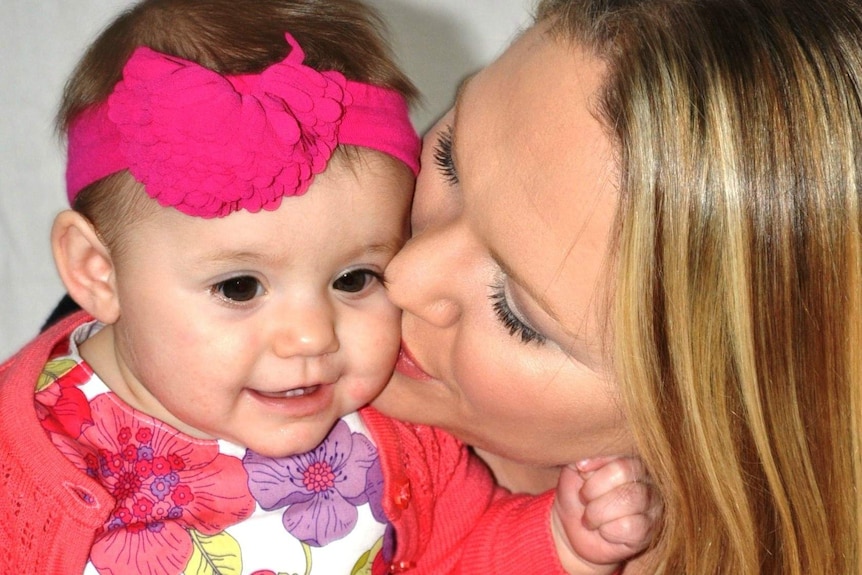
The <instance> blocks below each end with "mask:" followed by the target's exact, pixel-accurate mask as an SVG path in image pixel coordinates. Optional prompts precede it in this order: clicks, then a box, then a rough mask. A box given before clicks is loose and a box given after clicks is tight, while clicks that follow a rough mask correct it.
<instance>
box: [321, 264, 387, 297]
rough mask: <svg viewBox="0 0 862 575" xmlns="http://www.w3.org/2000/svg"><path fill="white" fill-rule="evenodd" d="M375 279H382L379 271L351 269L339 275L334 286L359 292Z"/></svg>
mask: <svg viewBox="0 0 862 575" xmlns="http://www.w3.org/2000/svg"><path fill="white" fill-rule="evenodd" d="M375 280H382V277H381V275H380V274H379V273H377V272H374V271H371V270H366V269H360V270H351V271H349V272H345V273H343V274H341V275H340V276H338V279H336V280H335V281H334V282H332V288H333V289H336V290H338V291H344V292H348V293H358V292H361V291H362V290H364V289H365V288H366V287H367V286H368V285H370V284H371V283H372V282H374V281H375Z"/></svg>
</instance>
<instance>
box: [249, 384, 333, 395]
mask: <svg viewBox="0 0 862 575" xmlns="http://www.w3.org/2000/svg"><path fill="white" fill-rule="evenodd" d="M320 386H321V384H319V383H318V384H315V385H309V386H307V387H298V388H296V389H288V390H287V391H257V393H258V394H259V395H262V396H264V397H271V398H273V399H281V398H290V397H302V396H304V395H310V394H312V393H314V392H315V391H317V390H318V389H320Z"/></svg>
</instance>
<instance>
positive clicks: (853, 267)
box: [376, 0, 862, 574]
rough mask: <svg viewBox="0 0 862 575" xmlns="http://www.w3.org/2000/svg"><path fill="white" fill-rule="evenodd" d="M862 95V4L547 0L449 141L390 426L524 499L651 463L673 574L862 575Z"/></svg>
mask: <svg viewBox="0 0 862 575" xmlns="http://www.w3.org/2000/svg"><path fill="white" fill-rule="evenodd" d="M860 86H862V5H860V3H859V2H858V1H852V0H712V1H693V0H685V1H681V0H617V1H614V0H593V1H590V0H544V1H543V2H542V3H541V4H540V6H539V9H538V23H537V24H536V25H535V26H534V27H533V28H532V29H530V30H528V31H527V32H526V33H525V34H524V35H523V36H522V37H521V38H519V39H518V40H517V41H516V42H515V43H514V44H513V45H512V47H510V48H509V50H507V52H506V53H505V54H504V55H503V56H502V57H501V58H500V59H499V60H498V61H496V62H495V63H493V64H492V65H491V66H489V67H488V68H487V69H485V70H484V71H482V72H480V73H479V74H477V75H476V76H475V77H473V78H471V79H469V80H468V81H467V82H465V84H464V85H463V86H462V88H461V90H460V91H459V96H458V99H457V103H456V105H455V107H454V109H453V111H452V112H451V113H449V114H448V115H447V116H446V117H444V118H443V119H442V120H441V122H440V123H439V124H438V125H437V126H436V127H435V129H434V130H432V132H431V133H430V134H429V135H428V136H427V138H426V142H425V144H426V149H425V152H424V157H423V160H424V161H423V166H424V167H425V169H424V171H423V172H422V174H421V175H420V179H419V183H418V186H417V191H416V197H415V200H414V213H413V233H414V237H413V239H412V240H411V241H410V242H409V243H408V245H407V246H406V247H405V248H404V250H403V251H402V252H401V253H400V254H399V255H398V256H397V257H396V258H395V260H394V261H393V262H392V264H391V265H390V267H389V268H388V269H387V277H388V280H389V286H390V292H391V294H392V297H393V299H394V300H395V301H396V303H397V304H398V305H400V306H401V307H402V308H403V309H404V310H405V313H404V319H403V339H404V346H403V350H404V351H403V354H402V358H401V361H400V362H399V366H398V373H397V374H396V375H395V377H394V379H393V381H392V384H391V385H390V386H389V387H388V388H387V389H386V391H384V394H383V395H382V396H381V397H380V399H379V400H378V401H377V403H376V405H377V407H379V408H381V409H382V410H384V411H385V412H386V413H388V414H390V415H393V416H396V417H399V418H403V419H407V420H410V421H414V422H419V423H428V424H433V425H437V426H440V427H442V428H444V429H447V430H449V431H451V432H452V433H453V434H455V435H456V436H458V437H460V438H462V439H464V440H465V441H466V442H468V443H470V444H472V445H474V446H476V449H477V451H478V452H479V454H480V455H482V456H483V458H485V460H486V461H487V462H488V463H489V465H490V466H491V468H492V469H493V470H494V472H495V475H496V477H497V480H498V481H499V482H501V483H502V484H504V485H506V486H508V487H510V488H513V489H515V490H519V491H538V490H541V489H544V488H546V487H549V486H551V485H553V484H554V483H555V481H556V478H557V471H556V470H557V469H559V466H562V465H565V464H566V463H569V462H572V461H579V460H581V459H582V458H585V457H588V456H590V457H594V456H597V455H601V454H607V455H611V454H618V453H635V452H636V453H639V454H640V455H641V456H642V457H643V459H644V461H645V462H646V464H647V467H648V469H649V470H650V472H651V474H652V476H653V477H654V481H655V483H656V484H657V486H658V489H659V492H660V493H661V495H662V496H663V497H664V500H665V517H666V521H665V526H664V529H663V530H662V532H661V533H660V535H659V537H658V540H657V542H656V546H655V549H654V550H653V551H652V552H651V553H650V554H648V555H647V556H646V557H644V559H643V561H642V562H643V563H644V565H646V567H645V570H646V571H647V572H655V571H663V572H670V573H697V574H700V573H795V574H802V573H835V574H846V573H859V572H862V558H860V552H861V551H860V549H862V543H860V537H862V529H860V525H862V490H860V488H862V459H860V458H862V455H860V437H862V435H860V432H861V431H862V362H860V358H859V350H860V349H862V240H860V238H862V215H860V205H859V204H860V175H859V174H862V89H860ZM631 567H632V568H634V567H636V566H635V565H632V566H631ZM633 571H634V569H630V570H627V571H626V572H627V573H629V572H633Z"/></svg>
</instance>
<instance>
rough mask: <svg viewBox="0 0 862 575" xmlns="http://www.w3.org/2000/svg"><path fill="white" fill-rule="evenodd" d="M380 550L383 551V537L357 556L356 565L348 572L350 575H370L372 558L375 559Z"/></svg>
mask: <svg viewBox="0 0 862 575" xmlns="http://www.w3.org/2000/svg"><path fill="white" fill-rule="evenodd" d="M381 549H383V537H381V538H380V539H378V540H377V542H376V543H374V545H373V546H372V547H371V549H369V550H368V551H366V552H365V553H363V554H362V555H360V556H359V559H357V560H356V564H355V565H354V566H353V569H352V570H351V571H350V575H371V566H372V565H373V564H374V558H375V557H377V554H378V553H380V550H381Z"/></svg>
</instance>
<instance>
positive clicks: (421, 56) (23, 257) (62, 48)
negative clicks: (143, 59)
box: [0, 0, 533, 359]
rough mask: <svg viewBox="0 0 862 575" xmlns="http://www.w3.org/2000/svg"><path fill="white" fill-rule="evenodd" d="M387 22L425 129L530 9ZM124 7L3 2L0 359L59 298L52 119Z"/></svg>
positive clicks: (385, 2) (58, 162) (455, 9)
mask: <svg viewBox="0 0 862 575" xmlns="http://www.w3.org/2000/svg"><path fill="white" fill-rule="evenodd" d="M370 2H371V3H372V4H374V5H375V6H377V7H378V8H379V9H380V10H381V12H382V13H383V15H384V16H385V18H386V19H387V21H388V22H389V27H390V35H391V37H392V40H393V44H394V46H395V50H396V53H397V54H398V55H399V58H400V61H401V64H402V65H403V67H404V69H405V70H407V72H408V74H409V75H410V76H411V78H412V79H413V80H414V82H416V84H417V85H418V86H419V88H420V89H421V91H422V93H423V95H424V98H425V100H424V105H423V106H422V108H421V109H419V110H417V111H416V112H415V114H414V121H415V123H416V126H417V128H418V129H419V130H420V131H422V130H425V129H426V128H427V127H429V125H430V124H431V123H432V122H433V120H434V119H436V117H438V116H439V115H440V114H441V113H442V112H443V111H445V110H446V109H447V108H448V106H449V104H450V100H451V98H452V96H453V94H454V89H455V87H456V85H457V84H458V82H459V81H460V80H461V78H462V77H463V76H464V75H466V74H468V73H470V72H473V71H475V70H476V69H477V68H479V67H481V66H482V65H483V64H485V63H487V62H488V61H490V60H491V59H493V57H494V56H495V55H496V54H497V53H499V51H500V50H502V49H503V48H504V47H505V46H506V44H508V43H509V41H510V40H511V38H512V37H513V36H514V35H515V34H516V33H517V31H518V30H520V29H521V28H522V27H523V26H525V25H526V24H527V23H528V22H529V20H530V13H531V10H532V5H533V1H532V0H370ZM129 4H130V2H129V1H128V0H0V77H2V80H3V86H2V88H0V110H2V112H0V122H2V123H0V359H3V358H5V357H7V356H8V355H11V354H12V353H14V352H15V351H16V350H17V349H18V348H19V347H20V346H21V345H23V344H24V343H25V342H26V341H27V340H29V339H30V338H32V337H33V336H34V335H35V334H36V333H37V331H38V329H39V326H40V325H41V324H42V322H43V321H44V320H45V318H46V317H47V316H48V314H49V313H50V311H51V310H52V309H53V307H54V305H55V304H56V303H57V302H58V301H59V299H60V297H61V296H62V295H63V293H64V290H63V288H62V285H61V284H60V281H59V279H58V278H57V275H56V272H55V270H54V265H53V263H52V260H51V254H50V247H49V240H48V236H49V231H50V226H51V222H52V220H53V217H54V215H55V214H56V213H57V212H58V211H60V210H61V209H63V208H64V207H66V204H65V201H66V200H65V188H64V179H63V170H64V163H63V151H62V146H61V144H60V142H59V141H58V139H57V138H56V137H55V135H54V132H53V125H52V122H53V116H54V114H55V112H56V107H57V103H58V99H59V96H60V92H61V90H62V86H63V83H64V82H65V79H66V76H67V75H68V74H69V73H70V72H71V70H72V68H73V66H74V64H75V62H76V61H77V59H78V58H79V57H80V55H81V54H82V52H83V50H84V47H85V46H86V45H87V43H88V42H89V41H90V40H92V39H93V37H94V36H95V35H96V34H97V33H98V31H99V30H101V28H102V27H103V26H105V24H107V22H108V21H109V20H110V19H111V18H112V17H113V16H114V15H116V14H117V13H118V12H119V11H120V10H122V9H123V8H125V7H127V6H128V5H129Z"/></svg>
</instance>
